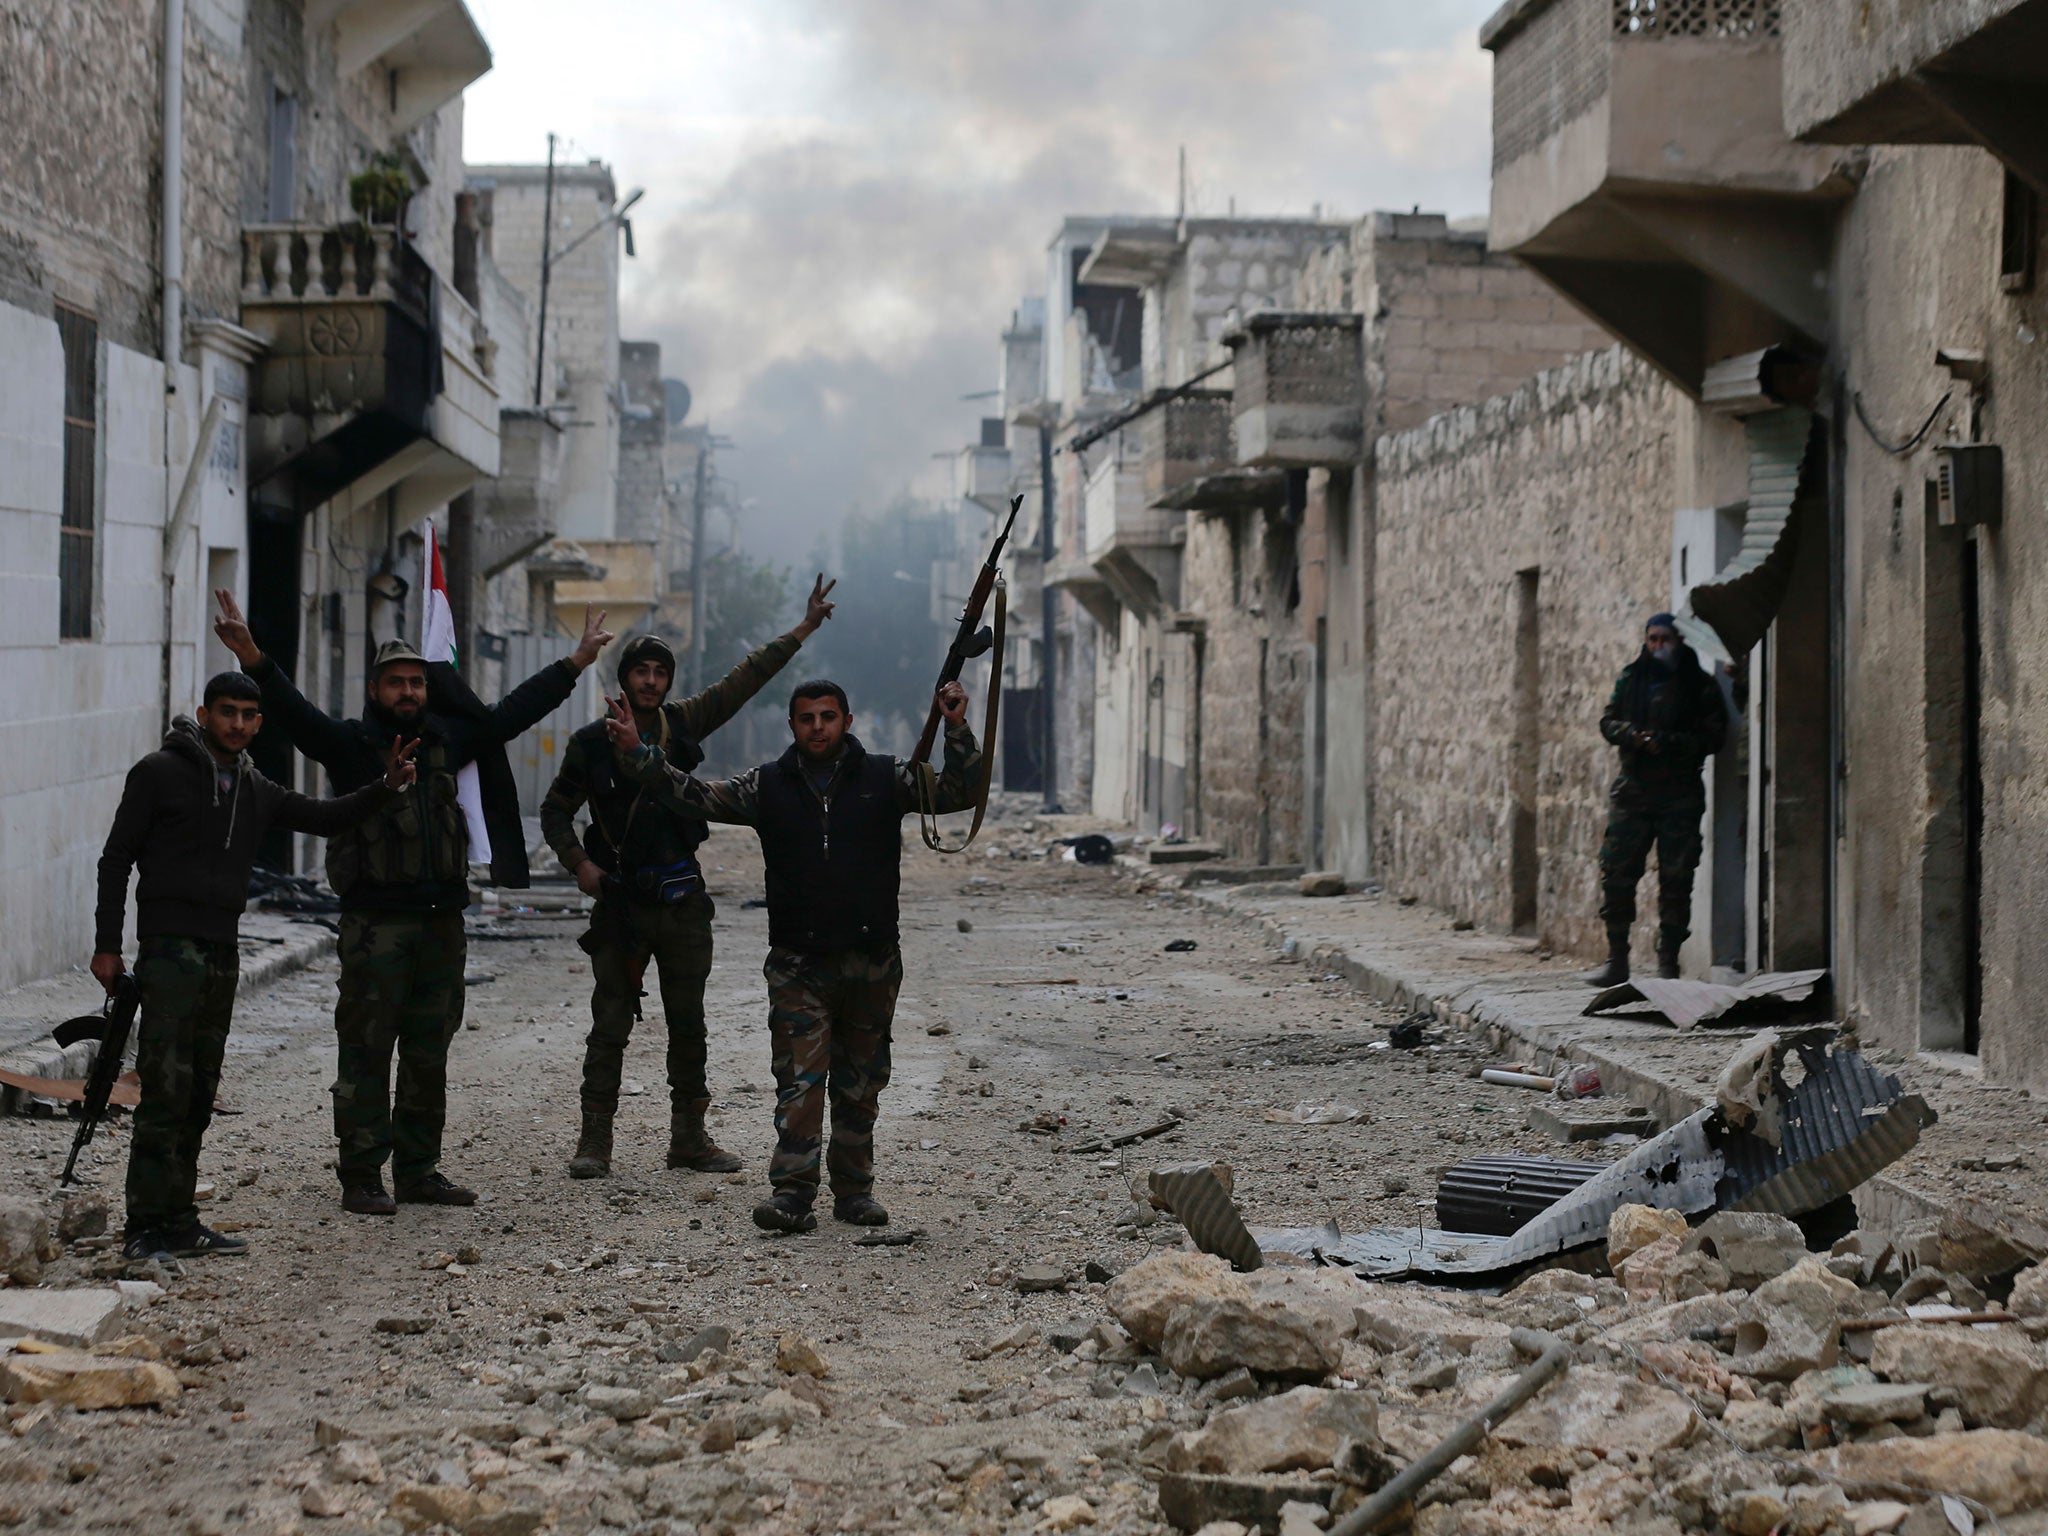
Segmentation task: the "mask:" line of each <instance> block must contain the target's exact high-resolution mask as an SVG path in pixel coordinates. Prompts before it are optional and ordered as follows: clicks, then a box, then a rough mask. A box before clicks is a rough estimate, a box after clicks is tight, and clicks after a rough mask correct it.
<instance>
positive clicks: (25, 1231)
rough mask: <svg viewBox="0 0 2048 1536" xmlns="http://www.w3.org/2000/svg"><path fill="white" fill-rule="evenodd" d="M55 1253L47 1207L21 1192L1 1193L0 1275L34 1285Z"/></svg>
mask: <svg viewBox="0 0 2048 1536" xmlns="http://www.w3.org/2000/svg"><path fill="white" fill-rule="evenodd" d="M56 1256H57V1249H56V1245H55V1243H54V1242H53V1241H52V1235H51V1231H50V1213H49V1211H48V1209H47V1208H46V1207H44V1206H43V1205H42V1204H41V1203H40V1202H38V1201H35V1200H30V1199H27V1198H25V1197H23V1196H21V1195H0V1277H4V1278H5V1279H7V1280H12V1281H13V1282H14V1283H15V1284H16V1285H34V1284H35V1283H36V1282H37V1281H38V1280H40V1279H42V1278H43V1265H44V1264H45V1263H46V1262H47V1261H49V1260H51V1259H54V1258H56Z"/></svg>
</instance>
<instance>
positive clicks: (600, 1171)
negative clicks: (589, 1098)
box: [569, 1102, 612, 1179]
mask: <svg viewBox="0 0 2048 1536" xmlns="http://www.w3.org/2000/svg"><path fill="white" fill-rule="evenodd" d="M611 1171H612V1116H611V1111H609V1110H606V1109H601V1108H592V1107H591V1105H590V1104H589V1103H587V1102H586V1103H585V1104H584V1106H583V1134H582V1135H580V1136H578V1137H577V1138H576V1155H575V1156H574V1157H572V1158H570V1159H569V1177H570V1178H572V1179H602V1178H608V1177H610V1175H611Z"/></svg>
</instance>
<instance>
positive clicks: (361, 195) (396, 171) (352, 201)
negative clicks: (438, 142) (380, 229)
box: [348, 151, 412, 224]
mask: <svg viewBox="0 0 2048 1536" xmlns="http://www.w3.org/2000/svg"><path fill="white" fill-rule="evenodd" d="M411 197H412V177H411V176H410V175H408V174H407V172H406V169H405V162H404V161H403V160H401V159H399V157H398V156H397V155H394V154H391V153H389V152H388V151H387V152H384V153H381V154H376V155H372V156H371V157H370V163H369V165H368V166H367V167H366V168H365V169H363V170H360V171H358V172H356V174H355V175H353V176H351V177H349V179H348V201H349V206H350V207H352V208H354V209H355V211H356V217H357V218H359V219H361V220H362V221H363V222H364V223H365V224H396V223H397V222H398V221H399V216H400V215H401V214H402V213H403V212H404V211H405V205H406V202H407V200H408V199H410V198H411Z"/></svg>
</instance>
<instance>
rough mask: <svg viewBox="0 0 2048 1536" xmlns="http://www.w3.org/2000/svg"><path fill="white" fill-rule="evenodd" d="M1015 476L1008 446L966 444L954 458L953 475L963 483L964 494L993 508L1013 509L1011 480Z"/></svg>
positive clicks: (991, 509)
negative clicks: (1011, 504)
mask: <svg viewBox="0 0 2048 1536" xmlns="http://www.w3.org/2000/svg"><path fill="white" fill-rule="evenodd" d="M1014 478H1015V475H1014V473H1013V470H1012V466H1011V464H1010V450H1009V449H1008V448H1003V447H998V446H992V445H990V444H987V443H981V444H976V445H974V446H972V447H968V448H962V449H961V450H960V456H959V458H958V459H957V460H955V462H954V467H953V479H954V482H955V483H956V484H957V485H958V486H959V487H960V494H961V495H962V496H963V497H965V498H966V499H967V500H968V501H971V502H973V503H974V504H975V505H976V506H978V507H985V508H987V509H988V510H989V511H991V512H995V513H1007V512H1008V511H1009V510H1010V497H1011V496H1012V495H1013V494H1014V493H1013V492H1012V491H1011V489H1010V483H1011V481H1012V480H1013V479H1014Z"/></svg>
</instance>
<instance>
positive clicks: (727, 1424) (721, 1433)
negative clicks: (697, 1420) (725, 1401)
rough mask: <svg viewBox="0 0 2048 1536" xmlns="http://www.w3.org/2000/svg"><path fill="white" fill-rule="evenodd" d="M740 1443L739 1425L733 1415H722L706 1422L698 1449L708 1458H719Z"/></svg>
mask: <svg viewBox="0 0 2048 1536" xmlns="http://www.w3.org/2000/svg"><path fill="white" fill-rule="evenodd" d="M739 1443H740V1434H739V1425H738V1424H737V1423H736V1422H735V1421H734V1419H733V1416H732V1415H731V1414H729V1413H720V1414H714V1415H712V1417H711V1418H710V1419H709V1420H708V1421H706V1423H705V1425H704V1435H703V1438H702V1439H700V1440H699V1441H698V1442H697V1447H698V1449H699V1450H701V1451H703V1452H704V1454H705V1455H707V1456H717V1455H720V1454H722V1453H724V1452H726V1451H729V1450H731V1449H732V1448H733V1447H734V1446H736V1445H738V1444H739Z"/></svg>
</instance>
